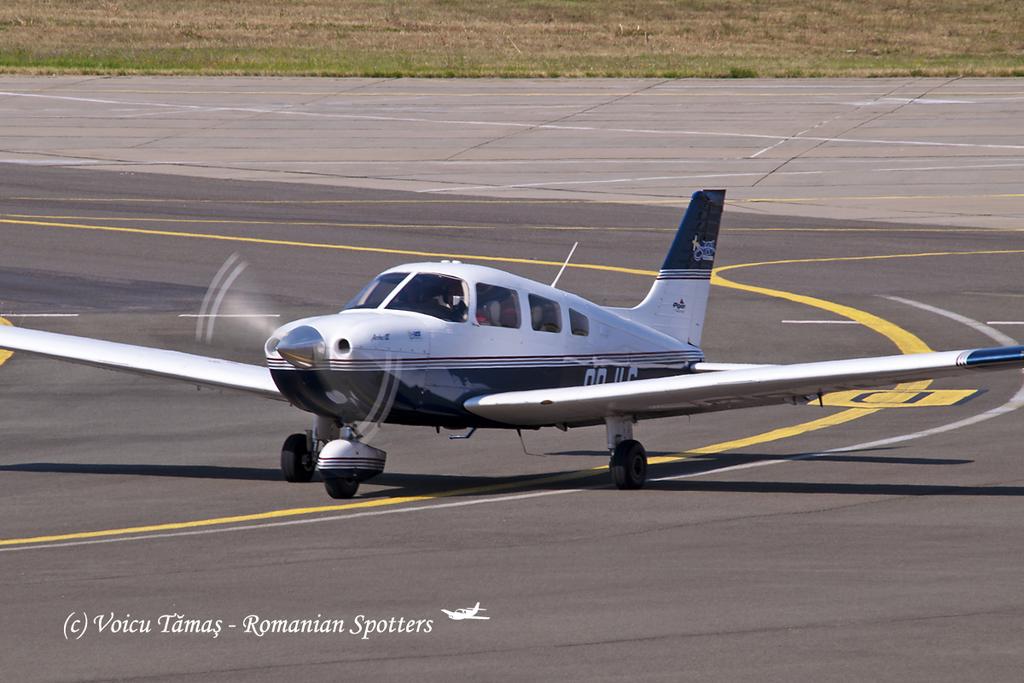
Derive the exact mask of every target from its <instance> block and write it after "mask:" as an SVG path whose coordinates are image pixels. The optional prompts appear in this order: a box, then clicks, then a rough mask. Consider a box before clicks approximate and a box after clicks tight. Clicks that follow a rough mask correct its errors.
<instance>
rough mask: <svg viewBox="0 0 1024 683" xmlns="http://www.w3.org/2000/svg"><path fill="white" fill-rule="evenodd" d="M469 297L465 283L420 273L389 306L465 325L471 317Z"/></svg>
mask: <svg viewBox="0 0 1024 683" xmlns="http://www.w3.org/2000/svg"><path fill="white" fill-rule="evenodd" d="M467 294H468V290H467V289H466V283H465V282H463V281H462V280H460V279H459V278H457V277H451V276H450V275H436V274H434V273H420V274H419V275H416V276H415V277H413V278H412V279H411V280H409V282H407V283H406V284H405V286H404V287H402V289H401V290H399V292H398V294H396V295H395V297H394V298H393V299H392V300H391V303H389V304H388V306H387V307H388V309H389V310H393V311H413V312H414V313H423V314H424V315H430V316H433V317H435V318H440V319H441V320H447V321H448V322H452V323H463V322H466V319H467V318H468V317H469V316H468V312H469V309H468V306H467V305H466V299H467Z"/></svg>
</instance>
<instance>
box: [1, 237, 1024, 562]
mask: <svg viewBox="0 0 1024 683" xmlns="http://www.w3.org/2000/svg"><path fill="white" fill-rule="evenodd" d="M0 223H10V224H16V225H26V226H34V227H44V228H64V229H74V230H90V231H101V232H111V233H129V234H138V235H148V236H160V237H178V238H192V239H210V240H224V241H233V242H245V243H253V244H264V245H272V246H286V247H300V248H317V249H339V250H347V251H362V252H374V253H383V254H396V255H413V256H424V257H429V258H457V259H464V260H476V261H490V262H504V263H521V264H529V265H545V266H553V267H560V266H561V265H562V264H561V263H560V262H555V261H543V260H536V259H522V258H513V257H499V256H479V255H471V254H443V253H435V252H425V251H413V250H402V249H389V248H384V247H357V246H352V245H340V244H321V243H314V242H297V241H292V240H275V239H264V238H254V237H243V236H231V235H216V234H208V233H187V232H176V231H168V230H150V229H144V228H126V227H116V226H96V225H83V224H76V223H53V222H42V221H29V220H13V219H2V220H0ZM1017 253H1024V249H1013V250H1010V249H1007V250H986V251H976V252H927V253H918V254H894V255H880V256H849V257H835V258H808V259H784V260H779V261H762V262H756V263H746V264H737V265H731V266H722V267H720V268H717V269H716V270H715V273H714V275H713V277H712V284H715V285H718V286H721V287H728V288H731V289H737V290H741V291H747V292H751V293H756V294H762V295H764V296H769V297H773V298H779V299H784V300H788V301H792V302H795V303H800V304H803V305H807V306H812V307H814V308H819V309H822V310H826V311H829V312H832V313H835V314H836V315H839V316H842V317H845V318H849V319H851V320H854V321H856V322H859V323H861V324H862V325H864V326H866V327H868V328H870V329H872V330H874V331H875V332H878V333H879V334H881V335H883V336H885V337H886V338H888V339H889V340H891V341H892V342H893V343H894V344H895V345H896V346H897V348H899V349H900V351H902V352H903V353H920V352H926V351H930V350H931V349H930V348H929V347H928V345H927V344H925V342H924V341H923V340H921V339H920V338H919V337H917V336H916V335H914V334H913V333H911V332H909V331H907V330H905V329H903V328H901V327H899V326H898V325H896V324H894V323H892V322H890V321H888V320H885V319H884V318H881V317H879V316H876V315H874V314H872V313H868V312H866V311H861V310H859V309H856V308H853V307H851V306H845V305H843V304H838V303H835V302H831V301H827V300H825V299H820V298H817V297H812V296H807V295H803V294H796V293H793V292H786V291H783V290H778V289H770V288H767V287H759V286H756V285H747V284H743V283H738V282H734V281H732V280H729V279H727V278H725V277H724V276H723V275H722V273H723V272H727V271H730V270H737V269H740V268H752V267H763V266H772V265H785V264H798V263H823V262H831V261H864V260H881V259H894V258H916V257H927V256H954V255H976V254H1017ZM570 265H571V266H573V267H575V268H584V269H592V270H603V271H610V272H620V273H627V274H631V275H643V276H648V277H653V276H655V275H657V273H656V271H651V270H642V269H635V268H622V267H618V266H602V265H596V264H583V263H577V264H570ZM930 384H931V382H930V380H925V381H922V382H909V383H903V384H900V385H898V386H897V387H896V390H897V391H920V390H922V389H925V388H927V387H928V386H929V385H930ZM878 410H881V408H867V409H864V408H849V409H846V410H843V411H840V412H838V413H833V414H831V415H827V416H825V417H822V418H818V419H815V420H810V421H808V422H802V423H800V424H797V425H792V426H789V427H781V428H778V429H773V430H770V431H767V432H763V433H761V434H756V435H754V436H749V437H743V438H739V439H733V440H729V441H723V442H720V443H716V444H712V445H709V446H704V447H702V448H697V449H693V450H690V451H687V452H684V453H677V454H674V455H668V456H656V457H653V458H651V459H650V461H649V462H650V463H651V464H662V463H670V462H679V461H682V460H686V459H689V458H692V457H693V456H695V455H707V454H715V453H722V452H725V451H728V450H735V449H739V448H745V447H748V446H753V445H756V444H763V443H768V442H771V441H778V440H780V439H785V438H790V437H793V436H797V435H800V434H805V433H808V432H811V431H815V430H819V429H824V428H826V427H830V426H834V425H838V424H843V423H846V422H850V421H853V420H856V419H859V418H861V417H865V416H867V415H871V414H873V413H875V412H878ZM606 469H607V465H603V466H600V467H594V468H591V469H587V470H579V471H573V472H563V473H559V474H554V475H546V476H540V477H533V478H529V479H526V480H515V481H508V482H503V483H499V484H486V485H482V486H478V487H471V488H462V489H454V490H450V491H442V492H439V493H431V494H424V495H419V496H397V497H390V498H371V499H367V500H360V501H354V502H349V503H340V504H336V505H319V506H313V507H302V508H286V509H280V510H270V511H266V512H258V513H251V514H241V515H231V516H225V517H215V518H210V519H198V520H191V521H184V522H168V523H160V524H149V525H143V526H134V527H122V528H117V529H101V530H94V531H81V532H71V533H61V534H51V535H45V536H33V537H26V538H10V539H2V540H0V546H17V545H32V544H41V543H54V542H62V541H78V540H83V539H98V538H104V537H111V536H121V535H136V534H146V533H152V532H164V531H172V530H182V529H195V528H198V527H211V526H223V525H230V524H237V523H240V522H254V521H261V520H273V519H281V518H286V517H298V516H308V515H316V514H322V513H326V512H337V511H342V510H357V509H364V508H375V507H383V506H394V505H401V504H405V503H413V502H422V501H428V500H435V499H439V498H447V497H452V496H460V495H476V494H483V493H496V492H500V491H505V490H510V489H519V488H524V487H533V486H543V485H547V484H551V483H557V482H562V481H570V480H574V479H583V478H586V477H591V476H593V475H594V474H596V473H599V472H601V471H602V470H606Z"/></svg>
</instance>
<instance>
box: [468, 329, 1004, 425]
mask: <svg viewBox="0 0 1024 683" xmlns="http://www.w3.org/2000/svg"><path fill="white" fill-rule="evenodd" d="M1019 367H1024V346H1001V347H996V348H987V349H968V350H965V351H942V352H938V353H917V354H910V355H899V356H881V357H877V358H854V359H851V360H834V361H823V362H815V363H796V364H792V365H764V366H760V367H757V366H751V367H747V368H742V369H728V370H721V371H718V372H704V373H699V374H686V375H677V376H673V377H662V378H658V379H642V380H635V381H632V382H618V383H613V384H592V385H590V386H584V387H561V388H555V389H533V390H530V391H511V392H505V393H499V394H487V395H484V396H477V397H475V398H471V399H469V400H468V401H466V403H465V407H466V409H467V410H468V411H469V412H471V413H473V414H475V415H479V416H481V417H484V418H487V419H489V420H494V421H496V422H503V423H506V424H509V425H517V426H520V425H521V426H543V425H556V424H566V425H584V424H595V423H598V422H601V421H603V420H604V418H606V417H611V416H634V417H637V418H641V417H663V416H667V415H691V414H694V413H705V412H711V411H715V410H731V409H734V408H748V407H752V406H763V405H772V404H777V403H789V402H793V401H798V400H806V399H807V398H809V397H814V396H817V395H818V394H819V393H822V394H824V393H828V392H830V391H838V390H842V389H868V388H874V387H878V386H881V385H885V384H892V383H895V382H905V381H910V380H917V379H932V378H937V377H946V376H949V375H958V374H963V373H965V372H970V371H972V370H977V369H1004V368H1019Z"/></svg>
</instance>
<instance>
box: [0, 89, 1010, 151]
mask: <svg viewBox="0 0 1024 683" xmlns="http://www.w3.org/2000/svg"><path fill="white" fill-rule="evenodd" d="M0 97H34V98H43V99H52V100H69V101H73V102H90V103H93V104H116V105H122V106H123V105H135V106H147V107H163V108H167V109H188V110H190V111H195V112H218V111H222V112H240V113H246V114H285V115H291V116H310V117H315V118H328V119H347V120H356V121H397V122H403V123H430V124H435V125H437V124H445V125H454V126H486V127H497V128H529V129H532V130H576V131H592V132H597V133H636V134H642V135H657V136H662V137H663V136H666V135H682V136H691V135H692V136H697V137H725V138H740V139H751V140H783V141H785V140H792V139H794V136H792V135H768V134H761V133H725V132H720V131H706V130H659V129H654V128H601V127H598V126H568V125H562V124H556V123H520V122H514V121H474V120H459V119H428V118H423V117H417V116H383V115H371V114H333V113H325V112H311V111H296V110H294V109H281V108H278V109H267V108H260V107H221V106H200V105H186V104H169V103H166V102H125V101H121V100H106V99H99V98H92V97H70V96H67V95H42V94H39V93H16V92H5V91H0ZM798 139H800V140H811V141H814V142H835V143H853V144H859V145H904V146H922V147H952V148H972V149H1024V145H1005V144H988V143H977V142H939V141H932V140H879V139H874V138H862V139H861V138H830V137H810V136H808V137H801V138H798Z"/></svg>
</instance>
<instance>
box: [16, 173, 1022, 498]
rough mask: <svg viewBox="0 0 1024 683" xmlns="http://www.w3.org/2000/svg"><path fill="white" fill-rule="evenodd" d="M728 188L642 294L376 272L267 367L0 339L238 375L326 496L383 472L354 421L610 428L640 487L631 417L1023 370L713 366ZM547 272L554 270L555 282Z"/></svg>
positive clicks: (152, 371) (1008, 355)
mask: <svg viewBox="0 0 1024 683" xmlns="http://www.w3.org/2000/svg"><path fill="white" fill-rule="evenodd" d="M724 201H725V191H724V190H701V191H698V192H696V193H694V195H693V197H692V199H691V201H690V205H689V207H688V208H687V210H686V214H685V215H684V217H683V220H682V223H681V224H680V226H679V231H678V232H677V234H676V236H675V239H674V240H673V242H672V245H671V247H670V248H669V251H668V255H667V256H666V257H665V261H664V264H663V265H662V267H661V271H660V272H659V273H658V276H657V279H655V281H654V284H653V286H652V287H651V290H650V292H649V293H648V294H647V297H646V298H645V299H644V300H643V301H642V302H641V303H640V304H639V305H637V306H636V307H634V308H608V307H602V306H598V305H597V304H594V303H592V302H590V301H588V300H586V299H584V298H582V297H579V296H577V295H575V294H570V293H569V292H565V291H562V290H560V289H556V288H555V287H554V286H549V285H545V284H542V283H540V282H535V281H533V280H528V279H526V278H523V277H519V276H517V275H512V274H510V273H507V272H504V271H501V270H496V269H494V268H487V267H484V266H476V265H468V264H464V263H459V262H457V261H441V262H440V263H407V264H404V265H401V266H396V267H394V268H391V269H389V270H386V271H384V272H383V273H381V274H380V275H378V276H377V277H376V278H375V279H374V280H373V281H372V282H370V283H369V284H368V285H366V287H365V288H363V290H362V291H361V292H359V293H358V294H357V295H356V296H355V298H353V299H352V300H351V301H350V302H349V303H348V304H347V305H346V306H345V307H344V309H343V310H342V311H340V312H339V313H332V314H330V315H324V316H317V317H312V318H304V319H301V320H296V321H294V322H291V323H288V324H287V325H284V326H283V327H281V328H279V329H278V330H276V331H275V332H274V333H273V335H272V336H271V337H270V339H268V340H267V342H266V344H265V353H266V359H267V367H262V366H258V365H248V364H244V363H236V362H231V361H226V360H220V359H216V358H208V357H205V356H198V355H193V354H186V353H180V352H177V351H169V350H163V349H153V348H147V347H141V346H131V345H127V344H118V343H114V342H108V341H101V340H96V339H87V338H83V337H73V336H68V335H62V334H54V333H50V332H41V331H37V330H27V329H19V328H14V327H7V326H3V327H0V348H6V349H10V350H13V351H26V352H30V353H36V354H40V355H44V356H50V357H53V358H59V359H62V360H67V361H72V362H76V363H84V364H86V365H94V366H98V367H103V368H109V369H113V370H122V371H125V372H133V373H138V374H143V375H153V376H158V377H166V378H169V379H174V380H181V381H185V382H190V383H193V384H197V385H205V386H213V387H222V388H229V389H237V390H241V391H246V392H249V393H254V394H257V395H259V396H264V397H266V398H271V399H277V400H281V401H287V402H289V403H291V404H292V405H294V406H296V407H298V408H300V409H302V410H304V411H307V412H309V413H312V414H313V416H314V417H313V424H312V428H311V429H310V430H309V431H307V432H305V433H297V434H292V435H291V436H289V437H288V438H287V439H286V440H285V442H284V445H283V447H282V449H281V469H282V472H283V474H284V478H285V479H287V480H288V481H309V480H310V479H311V478H312V477H313V474H314V472H315V471H319V472H320V474H321V475H322V477H323V480H324V484H325V487H326V489H327V492H328V494H329V495H330V496H332V497H334V498H350V497H352V496H353V495H355V493H356V490H357V489H358V487H359V483H360V482H362V481H365V480H367V479H369V478H371V477H373V476H376V475H377V474H380V473H381V472H383V471H384V462H385V457H386V454H385V452H384V451H382V450H380V449H377V448H374V447H372V446H370V445H368V444H367V443H365V442H364V440H363V436H362V434H363V433H365V431H367V430H366V425H373V424H377V423H381V422H386V423H395V424H405V425H427V426H431V427H435V428H436V429H437V430H438V431H440V429H441V428H442V427H443V428H445V429H453V430H463V429H468V430H469V432H468V433H467V434H465V435H464V436H456V437H452V438H469V437H470V436H472V434H473V432H475V431H476V430H477V429H478V428H494V429H517V430H519V429H539V428H541V427H557V428H560V429H562V430H566V429H569V428H571V427H580V426H586V425H597V424H602V423H603V424H604V425H606V428H607V445H608V449H609V451H610V452H611V463H610V470H611V476H612V480H613V481H614V483H615V485H616V486H617V487H618V488H621V489H637V488H640V487H641V486H643V484H644V481H645V479H646V476H647V455H646V453H645V451H644V448H643V446H642V445H641V444H640V443H639V442H638V441H636V440H635V439H633V424H634V423H636V422H637V421H638V420H640V419H648V418H657V417H667V416H672V415H693V414H697V413H704V412H710V411H718V410H731V409H734V408H746V407H750V406H763V405H770V404H780V403H798V402H803V401H809V400H812V399H813V398H815V397H817V398H819V399H820V398H821V396H822V394H824V393H826V392H830V391H838V390H844V389H862V388H863V389H868V388H876V387H879V386H882V385H886V384H892V383H896V382H904V381H909V380H917V379H931V378H937V377H944V376H948V375H956V374H961V373H968V372H976V371H979V370H984V369H1006V368H1018V367H1021V366H1024V346H1008V347H997V348H983V349H967V350H960V351H945V352H937V353H921V354H913V355H896V356H881V357H873V358H854V359H848V360H833V361H822V362H812V363H795V364H789V365H744V364H735V363H708V362H706V361H705V360H704V354H703V352H702V351H701V349H700V340H701V328H702V326H703V323H704V312H705V308H706V305H707V299H708V291H709V289H710V278H711V268H712V265H713V264H714V258H715V249H716V243H717V239H718V228H719V223H720V221H721V217H722V207H723V205H724ZM556 281H557V278H556Z"/></svg>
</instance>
